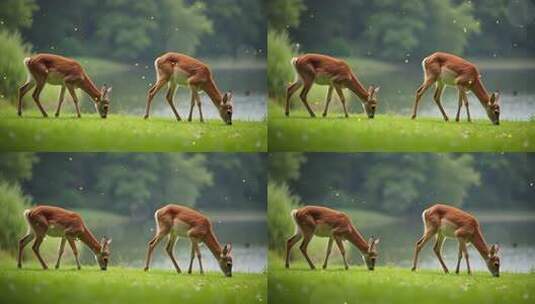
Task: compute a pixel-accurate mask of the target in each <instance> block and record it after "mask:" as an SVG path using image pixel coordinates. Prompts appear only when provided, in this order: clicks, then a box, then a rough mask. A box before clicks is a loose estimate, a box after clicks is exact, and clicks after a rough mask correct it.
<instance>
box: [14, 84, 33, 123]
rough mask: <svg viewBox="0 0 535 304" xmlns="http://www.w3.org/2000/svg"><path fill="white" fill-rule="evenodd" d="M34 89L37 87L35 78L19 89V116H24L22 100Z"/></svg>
mask: <svg viewBox="0 0 535 304" xmlns="http://www.w3.org/2000/svg"><path fill="white" fill-rule="evenodd" d="M33 87H35V80H33V78H31V79H29V80H28V81H27V82H26V83H25V84H23V85H22V86H21V87H20V88H19V96H18V97H19V98H18V102H17V114H18V115H19V116H22V98H23V97H24V95H26V93H28V91H30V90H31V89H32V88H33Z"/></svg>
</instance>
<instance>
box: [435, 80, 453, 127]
mask: <svg viewBox="0 0 535 304" xmlns="http://www.w3.org/2000/svg"><path fill="white" fill-rule="evenodd" d="M436 84H437V88H436V90H435V95H434V96H433V99H434V100H435V103H436V104H437V106H438V109H439V110H440V113H441V114H442V117H443V118H444V120H445V121H448V120H449V119H448V115H446V111H444V107H443V106H442V101H441V100H442V93H444V84H443V83H441V82H436Z"/></svg>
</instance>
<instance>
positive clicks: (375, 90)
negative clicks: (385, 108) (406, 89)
mask: <svg viewBox="0 0 535 304" xmlns="http://www.w3.org/2000/svg"><path fill="white" fill-rule="evenodd" d="M380 89H381V87H376V88H375V89H373V92H374V93H376V94H377V92H379V90H380Z"/></svg>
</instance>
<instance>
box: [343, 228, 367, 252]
mask: <svg viewBox="0 0 535 304" xmlns="http://www.w3.org/2000/svg"><path fill="white" fill-rule="evenodd" d="M346 239H347V240H348V241H349V242H350V243H351V244H353V245H355V247H357V248H358V249H359V250H360V252H361V253H366V252H368V250H369V246H368V243H367V242H366V240H365V239H364V238H363V237H362V235H361V234H360V232H359V231H358V230H357V229H356V228H355V227H353V226H352V227H351V232H350V233H349V234H348V235H347V237H346Z"/></svg>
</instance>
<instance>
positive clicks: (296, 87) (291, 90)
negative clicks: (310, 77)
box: [284, 78, 303, 116]
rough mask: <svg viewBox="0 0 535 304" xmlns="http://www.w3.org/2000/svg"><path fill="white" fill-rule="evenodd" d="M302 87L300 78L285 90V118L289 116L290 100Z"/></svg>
mask: <svg viewBox="0 0 535 304" xmlns="http://www.w3.org/2000/svg"><path fill="white" fill-rule="evenodd" d="M302 86H303V81H302V80H301V79H300V78H298V79H297V80H296V81H295V82H294V83H292V84H290V85H289V86H288V88H286V107H285V111H284V114H285V115H286V116H290V98H291V97H292V95H293V94H294V93H295V92H297V90H299V88H300V87H302Z"/></svg>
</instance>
